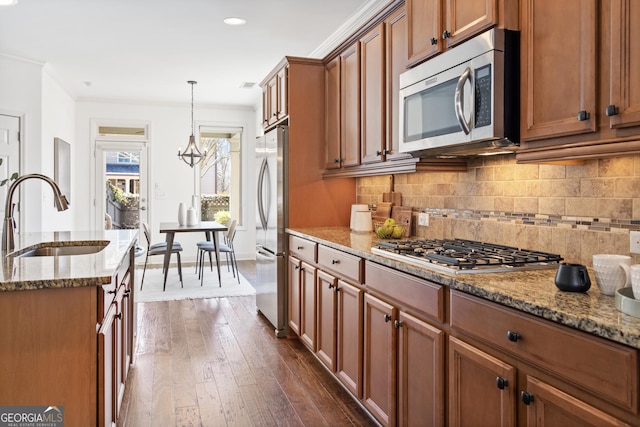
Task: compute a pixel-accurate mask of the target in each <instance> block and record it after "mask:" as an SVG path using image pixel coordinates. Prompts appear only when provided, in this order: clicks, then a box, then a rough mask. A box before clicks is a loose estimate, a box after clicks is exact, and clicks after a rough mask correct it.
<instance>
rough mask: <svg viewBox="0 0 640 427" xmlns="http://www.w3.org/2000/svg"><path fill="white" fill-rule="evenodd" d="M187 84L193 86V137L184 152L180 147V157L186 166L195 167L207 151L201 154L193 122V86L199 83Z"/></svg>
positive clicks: (190, 81)
mask: <svg viewBox="0 0 640 427" xmlns="http://www.w3.org/2000/svg"><path fill="white" fill-rule="evenodd" d="M187 83H189V84H190V85H191V136H190V137H189V145H188V146H187V148H186V149H185V150H184V151H181V148H180V147H178V157H179V158H181V159H182V160H183V161H184V162H185V163H186V164H188V165H189V166H191V167H194V166H195V165H197V164H198V163H200V161H201V160H202V159H203V158H204V157H205V156H206V155H207V150H205V151H204V153H201V152H200V150H198V146H197V145H196V137H195V136H194V133H195V132H194V121H193V85H195V84H197V83H198V82H196V81H193V80H189V81H188V82H187Z"/></svg>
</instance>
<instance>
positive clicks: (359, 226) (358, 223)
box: [353, 211, 373, 233]
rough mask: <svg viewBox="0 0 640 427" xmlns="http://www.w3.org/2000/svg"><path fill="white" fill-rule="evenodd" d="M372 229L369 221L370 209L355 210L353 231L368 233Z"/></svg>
mask: <svg viewBox="0 0 640 427" xmlns="http://www.w3.org/2000/svg"><path fill="white" fill-rule="evenodd" d="M371 230H373V224H372V223H371V211H357V212H356V217H355V226H354V228H353V232H354V233H369V232H371Z"/></svg>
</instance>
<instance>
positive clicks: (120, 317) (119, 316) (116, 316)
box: [113, 313, 122, 319]
mask: <svg viewBox="0 0 640 427" xmlns="http://www.w3.org/2000/svg"><path fill="white" fill-rule="evenodd" d="M113 317H114V318H116V319H122V313H118V314H114V315H113Z"/></svg>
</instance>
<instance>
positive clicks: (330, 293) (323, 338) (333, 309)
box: [316, 270, 338, 372]
mask: <svg viewBox="0 0 640 427" xmlns="http://www.w3.org/2000/svg"><path fill="white" fill-rule="evenodd" d="M316 277H317V280H318V284H317V290H318V307H317V313H318V321H317V325H318V328H317V342H318V349H317V351H316V355H317V356H318V359H320V361H321V362H322V363H324V364H325V365H326V366H327V368H329V369H330V370H331V371H332V372H335V371H336V349H337V322H338V316H337V307H338V304H337V300H338V295H337V294H336V285H337V282H338V279H336V278H335V277H334V276H332V275H330V274H328V273H326V272H324V271H322V270H318V275H317V276H316Z"/></svg>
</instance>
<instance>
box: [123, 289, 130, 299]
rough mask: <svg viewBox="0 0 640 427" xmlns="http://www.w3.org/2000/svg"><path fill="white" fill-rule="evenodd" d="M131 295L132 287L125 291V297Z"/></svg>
mask: <svg viewBox="0 0 640 427" xmlns="http://www.w3.org/2000/svg"><path fill="white" fill-rule="evenodd" d="M130 296H131V289H127V290H126V291H124V296H123V298H129V297H130Z"/></svg>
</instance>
